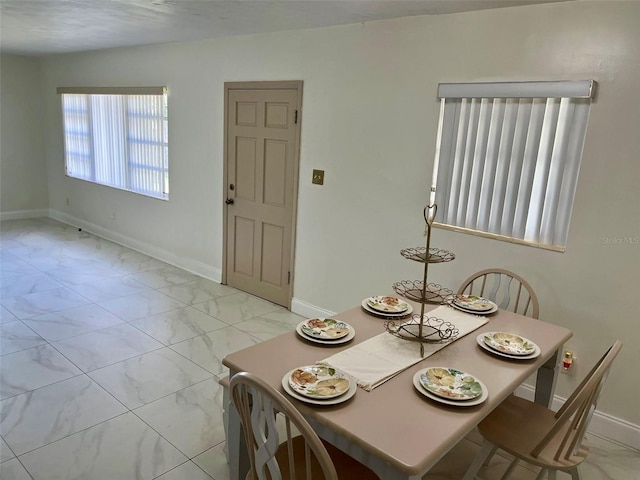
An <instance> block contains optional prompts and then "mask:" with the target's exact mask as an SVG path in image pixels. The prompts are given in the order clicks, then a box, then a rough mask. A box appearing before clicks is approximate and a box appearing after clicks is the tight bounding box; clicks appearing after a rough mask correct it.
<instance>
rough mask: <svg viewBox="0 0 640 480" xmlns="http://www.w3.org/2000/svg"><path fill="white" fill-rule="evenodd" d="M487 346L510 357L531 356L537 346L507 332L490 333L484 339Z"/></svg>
mask: <svg viewBox="0 0 640 480" xmlns="http://www.w3.org/2000/svg"><path fill="white" fill-rule="evenodd" d="M482 340H483V341H484V343H485V345H488V346H489V347H491V348H493V349H494V350H498V351H499V352H502V353H506V354H508V355H516V356H522V355H531V354H532V353H533V352H535V351H536V344H535V343H533V342H532V341H531V340H527V339H526V338H523V337H521V336H519V335H515V334H513V333H507V332H490V333H487V334H485V336H484V337H483V338H482Z"/></svg>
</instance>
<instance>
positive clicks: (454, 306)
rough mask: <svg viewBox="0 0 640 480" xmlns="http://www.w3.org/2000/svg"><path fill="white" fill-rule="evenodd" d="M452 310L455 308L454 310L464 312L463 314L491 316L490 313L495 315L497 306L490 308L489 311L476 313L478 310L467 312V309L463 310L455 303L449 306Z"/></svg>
mask: <svg viewBox="0 0 640 480" xmlns="http://www.w3.org/2000/svg"><path fill="white" fill-rule="evenodd" d="M450 305H451V306H452V307H453V308H455V309H456V310H460V311H461V312H465V313H470V314H472V315H491V314H492V313H495V312H497V311H498V305H495V304H494V306H493V307H492V308H491V310H485V311H482V312H481V311H478V310H469V309H468V308H464V307H461V306H460V305H458V304H456V303H455V302H451V304H450Z"/></svg>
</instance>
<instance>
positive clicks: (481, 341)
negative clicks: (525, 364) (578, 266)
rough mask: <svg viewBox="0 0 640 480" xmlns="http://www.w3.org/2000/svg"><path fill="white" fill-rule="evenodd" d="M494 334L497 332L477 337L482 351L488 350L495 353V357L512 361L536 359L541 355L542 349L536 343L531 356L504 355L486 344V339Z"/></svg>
mask: <svg viewBox="0 0 640 480" xmlns="http://www.w3.org/2000/svg"><path fill="white" fill-rule="evenodd" d="M493 333H495V332H485V333H481V334H480V335H478V336H477V337H476V342H478V345H480V346H481V347H482V349H483V350H486V351H487V352H490V353H493V354H494V355H499V356H501V357H505V358H510V359H512V360H531V359H532V358H536V357H537V356H538V355H540V347H538V345H536V344H535V343H534V345H535V347H534V351H533V353H531V354H530V355H510V354H508V353H503V352H500V351H499V350H496V349H494V348H491V347H490V346H489V345H487V344H486V343H484V337H485V336H487V335H491V334H493ZM532 343H533V342H532Z"/></svg>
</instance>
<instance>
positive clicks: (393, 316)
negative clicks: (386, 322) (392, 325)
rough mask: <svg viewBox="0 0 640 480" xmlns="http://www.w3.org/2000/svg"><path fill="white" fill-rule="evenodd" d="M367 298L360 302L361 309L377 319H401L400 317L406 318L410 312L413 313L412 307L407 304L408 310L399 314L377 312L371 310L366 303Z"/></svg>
mask: <svg viewBox="0 0 640 480" xmlns="http://www.w3.org/2000/svg"><path fill="white" fill-rule="evenodd" d="M367 300H368V299H367V298H365V299H364V300H363V301H362V308H364V309H365V310H366V311H367V312H369V313H370V314H372V315H375V316H377V317H382V318H402V317H406V316H407V315H411V312H413V307H412V306H411V305H409V304H407V305H409V308H408V309H407V310H405V311H404V312H400V313H390V312H389V313H385V312H379V311H377V310H374V309H373V308H371V307H370V306H369V304H368V303H367Z"/></svg>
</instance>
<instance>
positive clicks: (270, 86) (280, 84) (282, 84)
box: [220, 80, 303, 310]
mask: <svg viewBox="0 0 640 480" xmlns="http://www.w3.org/2000/svg"><path fill="white" fill-rule="evenodd" d="M302 86H303V81H302V80H282V81H255V82H225V83H224V121H223V124H224V139H223V162H222V166H223V172H222V179H223V180H222V181H223V184H222V198H221V202H220V204H221V206H222V225H223V226H222V237H223V238H222V282H221V283H222V284H224V285H226V284H227V251H228V246H227V237H228V232H227V217H228V214H227V212H228V209H227V207H226V205H225V203H224V202H225V200H226V198H227V188H228V185H229V172H228V171H227V165H228V163H229V162H228V155H229V145H228V135H229V124H228V118H229V93H230V92H231V91H233V90H285V89H286V90H296V92H297V98H296V101H297V104H298V107H297V116H296V119H297V122H296V124H295V128H296V132H295V143H296V145H295V146H294V149H293V151H294V158H293V199H292V201H293V205H292V209H291V255H290V258H289V271H290V274H289V284H288V294H287V305H286V307H287V308H288V309H289V310H291V301H292V300H293V284H294V279H295V276H294V271H295V268H294V266H295V264H294V262H295V254H296V229H297V221H296V220H297V218H298V183H299V178H298V177H299V172H300V138H301V135H300V132H301V131H302Z"/></svg>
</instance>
